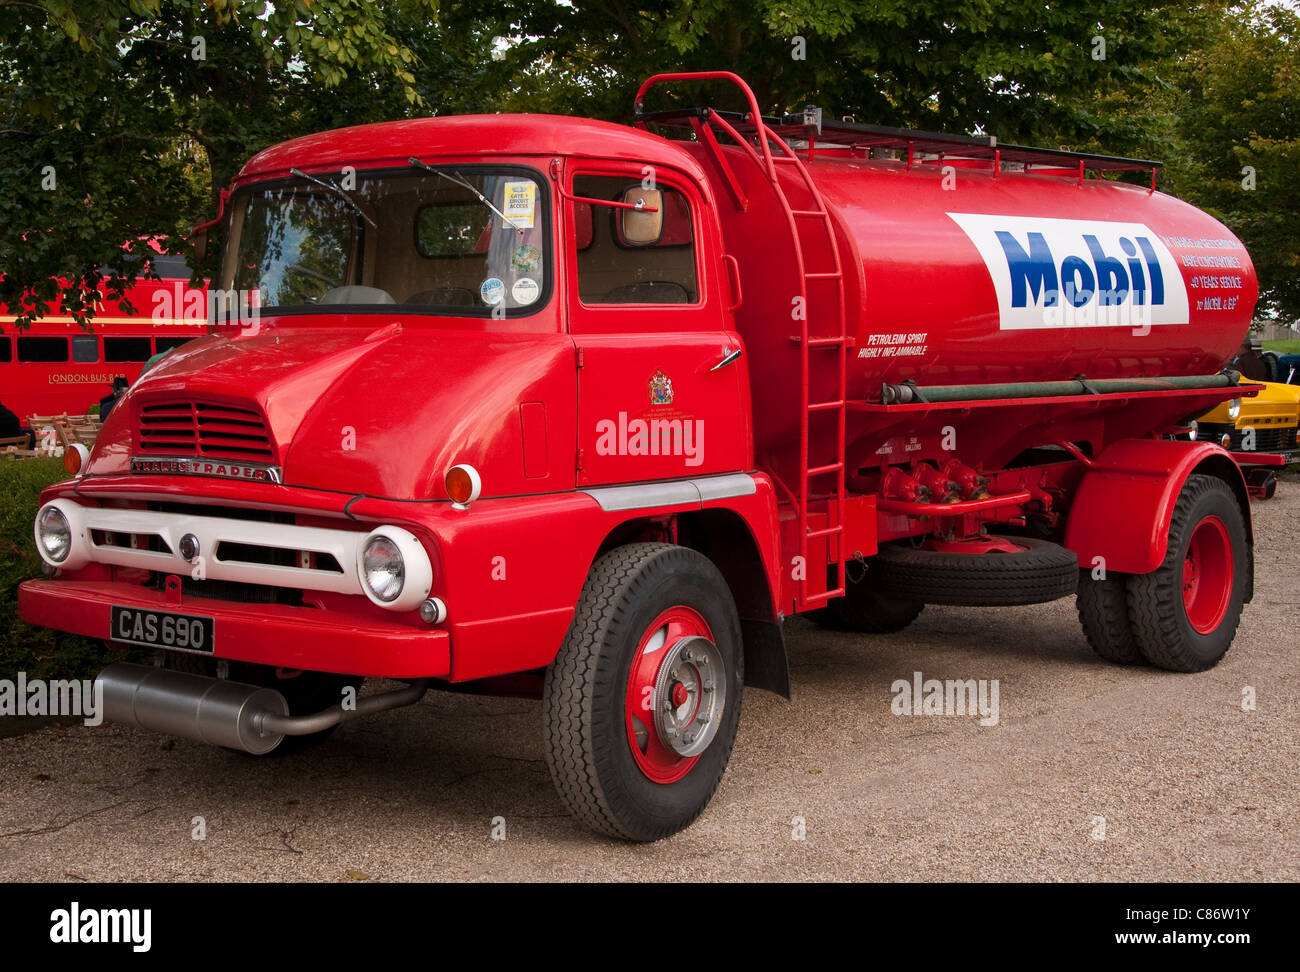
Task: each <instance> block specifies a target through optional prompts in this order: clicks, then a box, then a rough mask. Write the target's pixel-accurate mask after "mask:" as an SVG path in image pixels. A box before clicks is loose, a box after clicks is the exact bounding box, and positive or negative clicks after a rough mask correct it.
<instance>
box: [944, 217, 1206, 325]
mask: <svg viewBox="0 0 1300 972" xmlns="http://www.w3.org/2000/svg"><path fill="white" fill-rule="evenodd" d="M948 217H949V218H950V219H952V221H953V222H955V223H956V224H957V225H958V226H959V227H961V229H962V232H964V233H965V234H966V236H967V237H968V238H969V239H970V241H971V242H972V243H973V244H974V245H975V248H976V249H977V250H978V251H979V254H980V257H981V258H982V259H983V261H984V265H985V267H987V268H988V272H989V276H990V277H991V278H992V280H993V288H994V290H995V291H996V292H997V297H998V326H999V328H1000V329H1001V330H1004V331H1024V330H1035V329H1039V328H1062V327H1149V326H1152V325H1160V324H1186V323H1188V320H1189V317H1188V301H1187V288H1186V286H1185V285H1184V284H1183V276H1182V273H1181V272H1180V271H1179V269H1178V264H1177V263H1176V262H1175V260H1174V256H1173V254H1172V253H1170V252H1169V248H1168V247H1167V246H1165V244H1164V242H1163V241H1162V240H1161V239H1160V237H1159V236H1158V235H1157V234H1155V233H1153V232H1152V231H1151V229H1150V228H1149V227H1148V226H1146V224H1144V223H1120V222H1111V221H1107V220H1092V219H1050V218H1046V217H1041V218H1040V217H1034V216H993V215H990V214H987V213H948Z"/></svg>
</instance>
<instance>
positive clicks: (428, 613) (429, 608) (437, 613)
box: [420, 597, 447, 624]
mask: <svg viewBox="0 0 1300 972" xmlns="http://www.w3.org/2000/svg"><path fill="white" fill-rule="evenodd" d="M420 620H421V621H423V622H424V623H425V624H442V622H444V621H446V620H447V605H445V604H443V603H442V598H440V597H430V598H426V599H425V600H424V601H421V602H420Z"/></svg>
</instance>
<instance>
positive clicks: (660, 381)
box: [650, 371, 673, 405]
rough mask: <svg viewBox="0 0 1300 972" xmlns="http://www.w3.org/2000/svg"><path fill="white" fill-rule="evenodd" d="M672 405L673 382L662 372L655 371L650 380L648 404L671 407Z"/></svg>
mask: <svg viewBox="0 0 1300 972" xmlns="http://www.w3.org/2000/svg"><path fill="white" fill-rule="evenodd" d="M672 403H673V380H672V379H671V378H669V377H668V376H667V375H665V374H664V373H663V372H662V371H656V372H655V373H654V376H653V377H652V378H651V379H650V404H651V405H671V404H672Z"/></svg>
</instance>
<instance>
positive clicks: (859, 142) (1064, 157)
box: [636, 106, 1164, 182]
mask: <svg viewBox="0 0 1300 972" xmlns="http://www.w3.org/2000/svg"><path fill="white" fill-rule="evenodd" d="M711 115H717V116H719V117H721V118H725V119H726V120H727V121H728V122H730V123H731V124H732V125H733V126H734V127H735V128H736V130H737V131H738V132H742V133H744V134H747V135H751V134H753V133H754V126H753V124H752V123H751V122H750V120H749V116H748V115H746V114H743V113H741V112H736V111H722V110H719V109H716V108H710V107H707V106H697V107H693V108H675V109H669V110H667V111H638V112H637V113H636V121H638V122H643V123H650V124H656V125H665V126H668V127H672V128H689V127H691V125H690V122H691V119H700V120H703V119H706V118H708V117H710V116H711ZM763 126H764V127H765V128H766V129H768V130H769V131H771V132H774V133H775V134H777V135H780V136H781V137H782V138H784V139H787V140H789V139H802V140H804V141H806V142H807V143H808V145H809V146H810V148H809V152H810V155H811V154H813V153H815V151H816V148H817V147H820V146H824V145H827V144H831V145H840V146H847V147H849V148H853V149H862V150H863V151H870V150H876V149H879V150H885V151H898V152H900V153H906V160H907V162H908V165H909V166H910V165H912V164H913V163H914V162H915V161H916V158H917V156H921V155H937V156H940V157H942V158H954V159H987V160H989V161H990V162H992V163H994V164H995V165H996V166H997V167H999V168H1000V167H1001V164H1002V163H1004V162H1015V163H1019V164H1021V165H1024V166H1025V167H1026V169H1027V170H1028V169H1030V168H1031V167H1033V166H1039V167H1043V168H1051V169H1071V170H1078V171H1079V172H1080V173H1082V172H1085V171H1087V172H1150V173H1151V177H1152V181H1153V182H1154V180H1155V174H1156V172H1158V171H1160V170H1161V169H1163V168H1164V163H1163V162H1157V161H1154V160H1152V159H1130V158H1124V157H1122V156H1118V155H1098V154H1096V153H1093V152H1072V151H1069V150H1066V149H1048V148H1035V147H1033V146H1029V145H1013V144H1011V143H1008V142H1003V143H999V142H998V140H997V137H996V136H993V135H958V134H953V133H945V132H927V131H922V130H921V129H912V128H893V127H891V126H889V125H867V124H863V123H861V122H853V121H823V120H822V117H821V110H820V109H816V108H811V107H810V108H809V109H808V110H807V111H805V112H803V113H800V114H791V115H782V116H780V117H777V116H764V117H763Z"/></svg>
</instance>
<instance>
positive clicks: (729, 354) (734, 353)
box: [709, 348, 744, 374]
mask: <svg viewBox="0 0 1300 972" xmlns="http://www.w3.org/2000/svg"><path fill="white" fill-rule="evenodd" d="M743 350H744V349H743V348H730V349H728V350H724V352H723V355H722V360H721V361H719V362H718V363H717V364H715V365H714V366H713V367H712V368H710V369H709V372H710V374H712V373H713V372H715V371H721V370H722V369H723V368H725V367H727V365H729V364H731V363H732V362H733V361H735V360H736V359H737V358H739V357H740V355H741V353H742V352H743Z"/></svg>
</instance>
